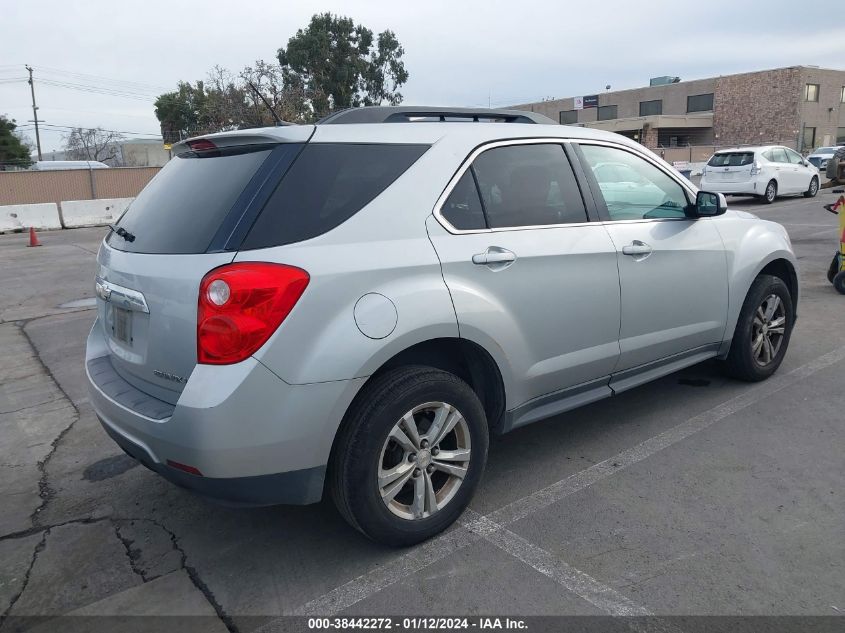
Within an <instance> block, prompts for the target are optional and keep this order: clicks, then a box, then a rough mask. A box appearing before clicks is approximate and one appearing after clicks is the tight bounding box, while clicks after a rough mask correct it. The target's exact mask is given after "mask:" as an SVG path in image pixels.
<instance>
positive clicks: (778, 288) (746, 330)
mask: <svg viewBox="0 0 845 633" xmlns="http://www.w3.org/2000/svg"><path fill="white" fill-rule="evenodd" d="M794 323H795V314H794V311H793V307H792V296H791V295H790V293H789V288H788V287H787V285H786V284H785V283H784V282H783V280H782V279H781V278H780V277H774V276H772V275H760V276H759V277H757V279H755V280H754V283H753V284H751V288H750V290H749V291H748V294H747V295H746V297H745V302H744V303H743V304H742V310H741V311H740V313H739V319H738V320H737V323H736V329H735V330H734V335H733V340H732V341H731V350H730V352H729V353H728V357H727V358H726V359H725V361H724V364H723V366H724V369H725V373H727V374H728V375H729V376H732V377H734V378H738V379H739V380H746V381H748V382H758V381H760V380H765V379H766V378H768V377H769V376H771V375H772V374H773V373H775V371H777V368H778V367H780V364H781V362H782V361H783V357H784V356H785V355H786V350H787V347H788V346H789V339H790V337H791V336H792V327H793V325H794Z"/></svg>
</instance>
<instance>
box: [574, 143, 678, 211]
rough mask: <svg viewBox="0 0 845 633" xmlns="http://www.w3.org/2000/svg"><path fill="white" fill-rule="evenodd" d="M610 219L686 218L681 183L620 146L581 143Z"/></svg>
mask: <svg viewBox="0 0 845 633" xmlns="http://www.w3.org/2000/svg"><path fill="white" fill-rule="evenodd" d="M581 149H582V150H583V152H584V158H585V159H586V161H587V164H588V165H589V166H590V167H591V168H592V170H593V174H594V175H595V177H596V180H597V181H598V185H599V191H601V195H602V197H603V198H604V202H605V204H606V205H607V211H608V214H609V215H610V219H611V220H640V219H647V220H651V219H658V218H685V217H686V208H687V206H688V205H689V200H688V198H687V195H686V194H685V193H684V189H683V187H681V185H679V184H678V183H677V182H676V181H675V180H674V179H672V178H671V177H670V176H669V175H668V174H666V172H664V171H663V170H661V169H658V168H657V167H655V166H654V165H652V164H651V163H649V162H648V161H646V160H644V159H642V158H640V157H639V156H636V155H634V154H632V153H631V152H626V151H624V150H621V149H616V148H614V147H604V146H601V145H582V146H581Z"/></svg>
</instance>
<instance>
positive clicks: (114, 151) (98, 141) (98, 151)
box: [64, 127, 124, 166]
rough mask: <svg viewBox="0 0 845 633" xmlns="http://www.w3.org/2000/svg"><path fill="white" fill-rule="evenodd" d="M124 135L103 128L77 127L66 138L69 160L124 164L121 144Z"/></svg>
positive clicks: (113, 164)
mask: <svg viewBox="0 0 845 633" xmlns="http://www.w3.org/2000/svg"><path fill="white" fill-rule="evenodd" d="M123 138H124V137H123V135H122V134H120V133H118V132H112V131H110V130H104V129H103V128H100V127H98V128H84V127H76V128H73V129H72V130H71V131H70V134H68V135H66V136H65V137H64V141H65V158H66V159H67V160H97V161H100V162H103V163H105V162H108V163H111V164H112V166H117V165H118V164H119V163H121V162H122V157H121V155H120V147H119V143H120V141H122V140H123Z"/></svg>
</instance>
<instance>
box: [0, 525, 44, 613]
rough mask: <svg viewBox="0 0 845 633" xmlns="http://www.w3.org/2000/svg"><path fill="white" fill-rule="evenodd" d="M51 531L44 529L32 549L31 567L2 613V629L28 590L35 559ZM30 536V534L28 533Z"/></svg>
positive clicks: (5, 537) (4, 538)
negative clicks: (16, 604)
mask: <svg viewBox="0 0 845 633" xmlns="http://www.w3.org/2000/svg"><path fill="white" fill-rule="evenodd" d="M49 533H50V528H46V529H43V534H42V535H41V540H40V541H38V543H36V545H35V547H34V548H33V550H32V558H31V559H30V561H29V567H27V569H26V573H25V574H24V577H23V582H22V583H21V589H20V591H18V592H17V593H16V594H15V595H13V596H12V599H11V600H10V601H9V606H8V607H7V608H6V610H5V611H3V613H2V614H0V629H2V628H3V623H4V622H5V621H6V618H8V617H9V613H11V612H12V608H13V607H14V606H15V603H16V602H17V601H18V600H20V597H21V596H22V595H23V592H24V591H26V587H27V585H28V584H29V577H30V575H31V574H32V568H33V567H35V561H36V560H37V559H38V555H39V554H40V553H41V552H42V551H43V550H44V547H45V546H46V544H47V534H49ZM27 536H29V535H27ZM7 538H10V536H4V537H3V538H2V539H0V540H6V539H7Z"/></svg>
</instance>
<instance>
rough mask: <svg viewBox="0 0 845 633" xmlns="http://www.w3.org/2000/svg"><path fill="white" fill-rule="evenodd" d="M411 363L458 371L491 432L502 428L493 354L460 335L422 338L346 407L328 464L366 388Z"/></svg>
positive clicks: (502, 387) (382, 368)
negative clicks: (474, 396)
mask: <svg viewBox="0 0 845 633" xmlns="http://www.w3.org/2000/svg"><path fill="white" fill-rule="evenodd" d="M408 365H426V366H429V367H435V368H437V369H441V370H443V371H448V372H450V373H452V374H455V375H456V376H458V377H459V378H461V379H462V380H463V381H464V382H466V383H467V384H468V385H469V386H470V387H471V388H472V390H473V391H475V393H476V394H477V395H478V398H479V400H481V404H482V406H483V407H484V411H485V413H486V414H487V421H488V425H489V427H490V431H491V434H492V433H497V432H498V431H499V429H500V428H501V425H502V422H503V420H504V412H505V384H504V380H503V378H502V372H501V370H500V368H499V366H498V364H497V363H496V361H495V360H494V358H493V356H491V355H490V353H489V352H488V351H487V350H486V349H484V348H483V347H482V346H481V345H479V344H478V343H475V342H473V341H470V340H467V339H464V338H458V337H441V338H433V339H428V340H425V341H421V342H419V343H416V344H414V345H411V346H409V347H407V348H405V349H403V350H402V351H400V352H398V353H396V354H394V355H393V356H391V357H390V358H389V359H387V360H386V361H384V362H383V363H382V364H381V366H379V367H378V369H376V370H375V371H374V372H373V373H372V374H371V375H370V376H369V377H368V378H367V380H366V381H365V382H364V383H363V384H362V385H361V387H360V388H359V389H358V392H357V393H356V394H355V397H354V398H353V399H352V401H351V402H350V404H349V406H348V407H347V408H346V412H345V414H344V416H343V419H342V420H341V422H340V425H339V426H338V428H337V430H336V431H335V435H334V438H333V439H332V446H331V450H330V454H329V464H331V463H332V462H333V460H334V455H335V452H336V451H337V449H338V442H337V439H338V437H340V436H341V435H342V433H341V431H342V430H343V428H344V426H345V424H346V423H347V419H348V415H347V414H348V413H349V411H350V410H351V409H352V408H353V407H354V406H356V404H357V403H358V402H359V401H360V399H361V398H363V397H365V396H366V393H367V387H368V385H369V384H371V383H372V382H373V380H375V379H376V378H378V377H379V376H381V375H382V374H384V373H385V372H386V371H389V370H391V369H394V368H396V367H403V366H408Z"/></svg>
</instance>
